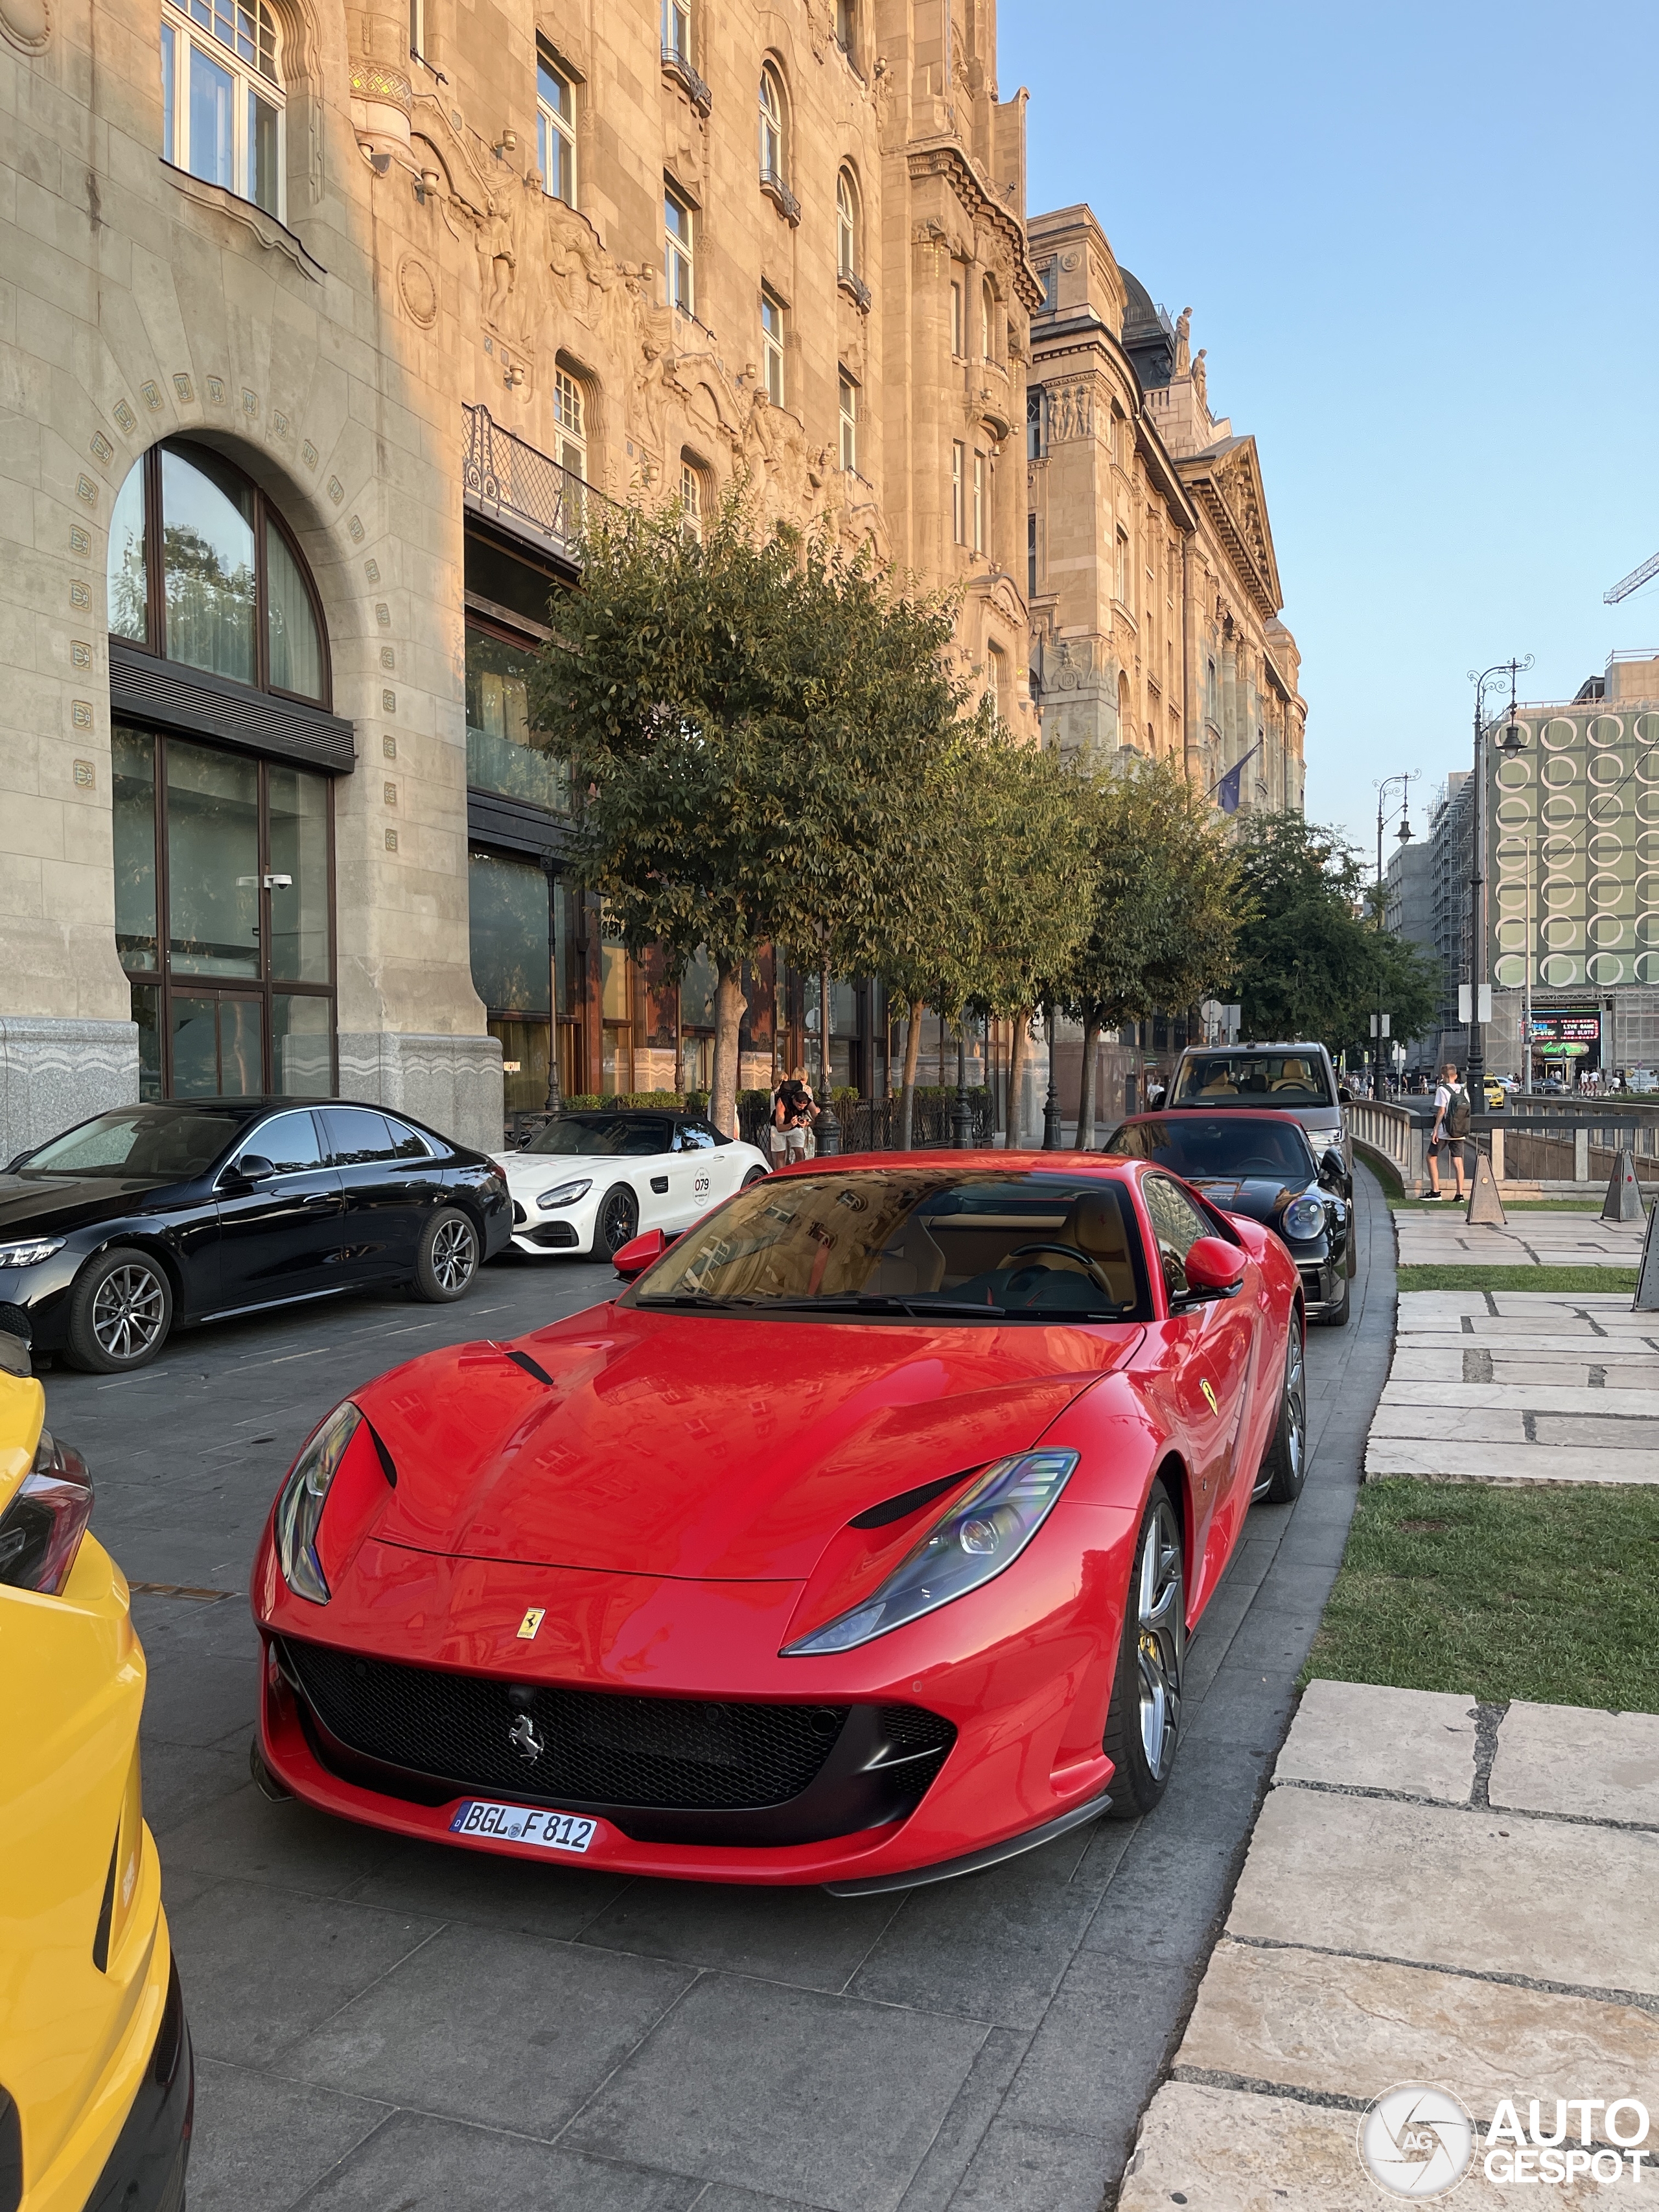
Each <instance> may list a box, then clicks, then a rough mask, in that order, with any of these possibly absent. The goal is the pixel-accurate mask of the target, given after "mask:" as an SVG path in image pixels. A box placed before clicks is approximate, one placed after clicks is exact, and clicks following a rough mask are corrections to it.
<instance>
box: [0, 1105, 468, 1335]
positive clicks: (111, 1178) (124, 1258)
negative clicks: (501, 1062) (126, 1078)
mask: <svg viewBox="0 0 1659 2212" xmlns="http://www.w3.org/2000/svg"><path fill="white" fill-rule="evenodd" d="M511 1229H512V1209H511V1206H510V1205H509V1202H508V1200H507V1182H506V1178H505V1177H504V1176H502V1174H501V1170H500V1169H499V1168H498V1167H497V1166H496V1165H495V1162H494V1161H493V1160H490V1159H489V1158H486V1157H485V1156H484V1154H483V1153H482V1152H469V1151H467V1150H466V1149H465V1147H464V1146H460V1145H456V1144H452V1143H451V1141H450V1140H449V1139H448V1138H447V1137H442V1136H440V1135H439V1134H438V1133H437V1132H436V1131H435V1130H433V1129H428V1128H425V1127H422V1125H421V1123H419V1122H418V1121H410V1118H409V1117H408V1115H401V1114H387V1113H383V1112H382V1111H381V1110H380V1108H379V1107H374V1106H360V1105H354V1104H351V1103H348V1102H346V1101H343V1100H338V1099H296V1098H209V1099H202V1100H199V1101H197V1100H192V1101H191V1102H190V1103H183V1102H179V1103H173V1104H169V1105H152V1106H122V1107H118V1108H116V1109H113V1110H112V1111H111V1112H109V1113H106V1114H98V1115H94V1116H93V1118H92V1119H91V1120H90V1121H82V1122H79V1123H77V1124H76V1127H74V1128H72V1129H67V1130H65V1131H64V1134H63V1135H62V1136H61V1137H54V1138H52V1139H51V1141H50V1142H49V1143H47V1144H44V1145H40V1146H36V1148H35V1149H34V1150H33V1152H23V1153H20V1154H19V1156H18V1157H17V1158H15V1160H13V1161H12V1163H11V1164H10V1166H9V1168H8V1169H7V1170H6V1171H5V1173H4V1174H3V1175H0V1303H6V1302H9V1303H10V1304H14V1305H19V1306H21V1307H23V1308H24V1309H25V1310H27V1314H28V1316H29V1321H30V1324H31V1327H32V1329H33V1340H34V1348H35V1350H36V1351H37V1352H63V1353H64V1354H65V1355H66V1356H67V1357H68V1358H69V1359H70V1361H72V1362H73V1364H75V1365H76V1366H77V1367H84V1368H88V1369H90V1370H93V1371H94V1372H95V1373H101V1374H106V1375H108V1374H118V1373H124V1372H125V1370H128V1369H129V1368H134V1367H142V1366H143V1364H145V1362H146V1361H147V1360H150V1359H154V1358H155V1355H156V1353H157V1352H160V1350H161V1346H163V1345H164V1344H165V1343H166V1342H167V1337H168V1335H169V1334H170V1333H171V1331H172V1330H173V1328H175V1327H178V1326H179V1325H181V1324H186V1323H195V1322H207V1321H220V1320H222V1319H224V1318H225V1317H226V1316H228V1315H230V1314H241V1313H252V1312H256V1311H258V1310H260V1309H261V1308H264V1307H268V1306H279V1305H288V1304H292V1303H294V1302H295V1301H296V1300H298V1299H301V1298H314V1297H330V1296H333V1295H337V1293H339V1292H341V1291H355V1290H360V1289H365V1288H368V1286H370V1285H374V1286H377V1287H384V1286H386V1285H405V1286H406V1287H407V1288H408V1289H409V1290H410V1291H413V1292H414V1294H415V1295H416V1297H421V1298H426V1299H429V1300H432V1301H434V1302H442V1301H447V1300H449V1299H452V1298H459V1297H461V1296H462V1295H463V1294H464V1293H465V1291H466V1290H467V1289H468V1287H469V1286H470V1285H471V1281H472V1279H473V1277H474V1276H475V1275H476V1274H477V1271H478V1267H479V1265H480V1263H481V1262H482V1261H484V1260H488V1259H492V1258H494V1256H495V1254H496V1253H497V1252H499V1251H501V1249H502V1248H503V1247H504V1246H505V1245H506V1243H507V1238H508V1236H509V1234H510V1233H511Z"/></svg>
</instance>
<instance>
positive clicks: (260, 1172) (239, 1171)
mask: <svg viewBox="0 0 1659 2212" xmlns="http://www.w3.org/2000/svg"><path fill="white" fill-rule="evenodd" d="M231 1172H232V1173H233V1174H234V1175H239V1176H240V1177H241V1179H242V1181H243V1182H270V1179H271V1177H272V1176H274V1175H275V1174H276V1166H275V1164H274V1163H273V1162H271V1161H270V1160H268V1159H267V1158H265V1156H264V1153H263V1152H244V1153H243V1155H242V1157H241V1158H240V1160H238V1161H237V1163H236V1165H235V1167H234V1169H233V1170H231Z"/></svg>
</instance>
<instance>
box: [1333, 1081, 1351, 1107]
mask: <svg viewBox="0 0 1659 2212" xmlns="http://www.w3.org/2000/svg"><path fill="white" fill-rule="evenodd" d="M1336 1103H1337V1104H1338V1105H1339V1106H1352V1104H1353V1093H1352V1091H1350V1090H1349V1088H1348V1086H1347V1085H1346V1083H1339V1084H1338V1085H1337V1086H1336Z"/></svg>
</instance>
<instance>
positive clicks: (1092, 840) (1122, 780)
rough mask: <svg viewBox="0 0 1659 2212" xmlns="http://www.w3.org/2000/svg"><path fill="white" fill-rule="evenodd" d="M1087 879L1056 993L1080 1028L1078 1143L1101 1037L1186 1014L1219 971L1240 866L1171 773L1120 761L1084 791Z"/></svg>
mask: <svg viewBox="0 0 1659 2212" xmlns="http://www.w3.org/2000/svg"><path fill="white" fill-rule="evenodd" d="M1084 792H1085V799H1084V803H1083V808H1082V818H1083V821H1084V824H1085V832H1086V835H1087V836H1088V840H1089V848H1090V863H1091V885H1090V897H1089V907H1088V917H1087V927H1086V929H1085V933H1084V934H1083V936H1082V937H1081V939H1079V944H1078V947H1077V950H1076V951H1075V953H1074V954H1073V958H1072V961H1071V963H1070V966H1069V967H1068V969H1066V973H1065V975H1064V976H1063V977H1062V978H1061V980H1060V983H1059V986H1058V992H1057V995H1058V998H1059V1002H1060V1010H1061V1012H1064V1013H1066V1014H1067V1015H1069V1016H1070V1018H1072V1019H1073V1021H1077V1022H1081V1023H1082V1024H1083V1089H1082V1095H1081V1097H1080V1098H1079V1110H1078V1138H1077V1140H1078V1143H1079V1146H1085V1147H1086V1146H1091V1145H1092V1144H1093V1142H1094V1133H1095V1096H1094V1077H1095V1057H1096V1054H1095V1047H1096V1044H1097V1040H1098V1038H1099V1036H1100V1034H1101V1031H1102V1030H1115V1029H1121V1028H1122V1027H1123V1026H1124V1025H1125V1024H1127V1023H1129V1022H1137V1021H1143V1020H1145V1019H1146V1017H1147V1016H1148V1015H1150V1014H1151V1013H1152V1012H1154V1011H1155V1010H1156V1009H1157V1008H1158V1007H1171V1008H1173V1007H1182V1006H1192V1005H1194V1003H1195V1002H1196V1001H1197V1000H1199V999H1200V998H1203V997H1205V996H1206V994H1208V993H1210V992H1211V991H1212V990H1213V989H1214V988H1215V987H1216V986H1217V985H1218V984H1219V983H1220V982H1221V981H1224V979H1225V977H1226V976H1227V975H1228V974H1229V972H1230V971H1231V967H1232V964H1233V953H1234V946H1235V942H1236V940H1237V934H1238V927H1239V922H1240V920H1241V906H1240V896H1239V891H1240V881H1239V879H1240V873H1241V870H1240V862H1239V856H1238V854H1237V850H1236V848H1234V846H1233V845H1232V843H1231V841H1230V839H1229V837H1228V835H1227V832H1226V829H1225V825H1224V824H1222V823H1218V821H1217V819H1216V817H1215V814H1214V811H1213V810H1212V807H1211V806H1210V805H1209V803H1208V801H1207V800H1206V799H1205V798H1204V796H1203V794H1202V793H1200V792H1198V791H1196V790H1194V787H1193V786H1192V785H1191V784H1190V783H1189V782H1188V781H1187V778H1186V777H1185V775H1182V771H1181V769H1179V767H1177V766H1176V764H1175V763H1172V762H1168V761H1149V760H1145V759H1142V758H1140V757H1139V756H1129V757H1120V760H1119V761H1118V762H1114V763H1110V764H1109V765H1108V766H1106V767H1105V768H1104V769H1102V770H1100V771H1098V772H1097V773H1096V774H1094V775H1091V776H1090V777H1089V778H1088V780H1087V781H1086V782H1085V785H1084Z"/></svg>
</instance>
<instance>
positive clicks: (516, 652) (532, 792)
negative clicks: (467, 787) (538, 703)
mask: <svg viewBox="0 0 1659 2212" xmlns="http://www.w3.org/2000/svg"><path fill="white" fill-rule="evenodd" d="M534 665H535V655H534V654H533V653H532V652H530V651H529V650H528V649H527V648H526V647H523V646H520V645H513V644H509V643H508V642H507V640H506V639H505V638H502V637H497V636H496V635H495V634H494V633H493V632H492V631H489V630H483V629H478V628H477V626H476V625H475V624H473V623H468V625H467V631H466V780H467V781H468V783H470V784H471V786H472V787H473V788H474V789H475V790H477V791H493V792H497V793H500V794H501V796H502V797H503V798H507V799H528V800H529V801H530V803H531V804H532V805H534V806H544V807H546V808H547V809H548V810H549V811H550V812H551V813H556V814H568V812H569V811H570V775H569V770H568V769H567V767H566V765H565V763H563V762H562V761H561V760H557V759H555V757H553V756H552V755H551V754H550V753H549V752H547V751H546V750H544V749H543V748H542V747H541V746H539V745H538V743H537V741H536V737H535V733H534V732H533V731H532V726H531V719H530V695H529V683H530V676H531V671H532V669H533V667H534Z"/></svg>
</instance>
